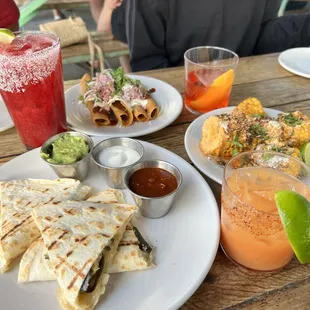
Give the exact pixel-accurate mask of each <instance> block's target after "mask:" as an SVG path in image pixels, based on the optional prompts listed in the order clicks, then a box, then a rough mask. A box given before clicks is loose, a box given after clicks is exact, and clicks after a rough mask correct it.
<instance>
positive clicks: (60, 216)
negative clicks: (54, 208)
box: [42, 214, 62, 233]
mask: <svg viewBox="0 0 310 310" xmlns="http://www.w3.org/2000/svg"><path fill="white" fill-rule="evenodd" d="M60 218H62V215H61V214H59V215H58V216H57V217H56V219H55V220H54V221H53V222H51V224H53V223H55V222H57V220H58V219H60ZM45 219H46V218H45ZM50 228H51V226H47V227H45V228H44V229H43V230H42V233H44V232H46V231H47V230H48V229H50Z"/></svg>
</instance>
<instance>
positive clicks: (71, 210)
mask: <svg viewBox="0 0 310 310" xmlns="http://www.w3.org/2000/svg"><path fill="white" fill-rule="evenodd" d="M63 212H64V213H66V214H70V215H75V214H76V212H77V209H74V208H73V209H70V210H66V209H64V210H63Z"/></svg>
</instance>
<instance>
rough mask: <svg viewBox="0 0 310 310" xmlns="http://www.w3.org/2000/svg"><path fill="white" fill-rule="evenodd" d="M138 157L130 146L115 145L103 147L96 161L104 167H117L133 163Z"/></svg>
mask: <svg viewBox="0 0 310 310" xmlns="http://www.w3.org/2000/svg"><path fill="white" fill-rule="evenodd" d="M140 157H141V156H140V154H139V153H138V152H137V151H136V150H134V149H131V148H130V147H127V146H123V145H115V146H110V147H107V148H105V149H103V150H102V151H101V152H100V153H99V155H98V162H99V163H100V164H101V165H102V166H105V167H110V168H119V167H125V166H129V165H132V164H134V163H135V162H136V161H138V160H139V159H140Z"/></svg>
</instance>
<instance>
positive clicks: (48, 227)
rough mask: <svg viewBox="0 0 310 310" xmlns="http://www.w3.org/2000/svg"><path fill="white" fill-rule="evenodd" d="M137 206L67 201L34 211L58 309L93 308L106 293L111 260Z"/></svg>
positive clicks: (40, 207)
mask: <svg viewBox="0 0 310 310" xmlns="http://www.w3.org/2000/svg"><path fill="white" fill-rule="evenodd" d="M136 210H137V207H136V206H132V205H124V204H114V203H112V204H100V203H96V202H88V201H80V202H75V201H71V202H70V201H67V202H60V203H58V204H57V205H56V204H53V205H48V204H47V205H43V206H39V207H37V208H36V209H35V210H34V211H33V213H32V215H33V218H34V220H35V222H36V224H37V226H38V228H39V229H40V232H41V234H42V238H43V241H44V244H45V246H46V248H47V253H48V256H49V266H50V268H51V269H52V270H53V272H54V274H55V276H56V279H57V282H58V285H59V289H58V292H57V297H58V299H59V302H60V305H61V307H62V308H63V309H68V310H69V309H70V310H72V309H79V310H86V309H93V308H94V306H95V305H96V304H97V302H98V300H99V297H100V295H102V294H103V293H104V291H105V286H106V284H107V282H108V279H109V275H108V274H107V266H108V265H109V264H110V263H111V262H112V260H113V258H114V255H115V253H116V250H117V247H118V244H119V242H120V240H121V238H122V236H123V233H124V231H125V228H126V226H127V224H128V223H129V221H130V219H131V216H132V214H133V212H134V211H136Z"/></svg>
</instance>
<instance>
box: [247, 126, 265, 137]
mask: <svg viewBox="0 0 310 310" xmlns="http://www.w3.org/2000/svg"><path fill="white" fill-rule="evenodd" d="M250 133H251V134H253V135H254V136H256V137H266V135H267V132H266V129H265V128H264V127H262V126H261V125H259V124H255V125H251V126H250Z"/></svg>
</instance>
